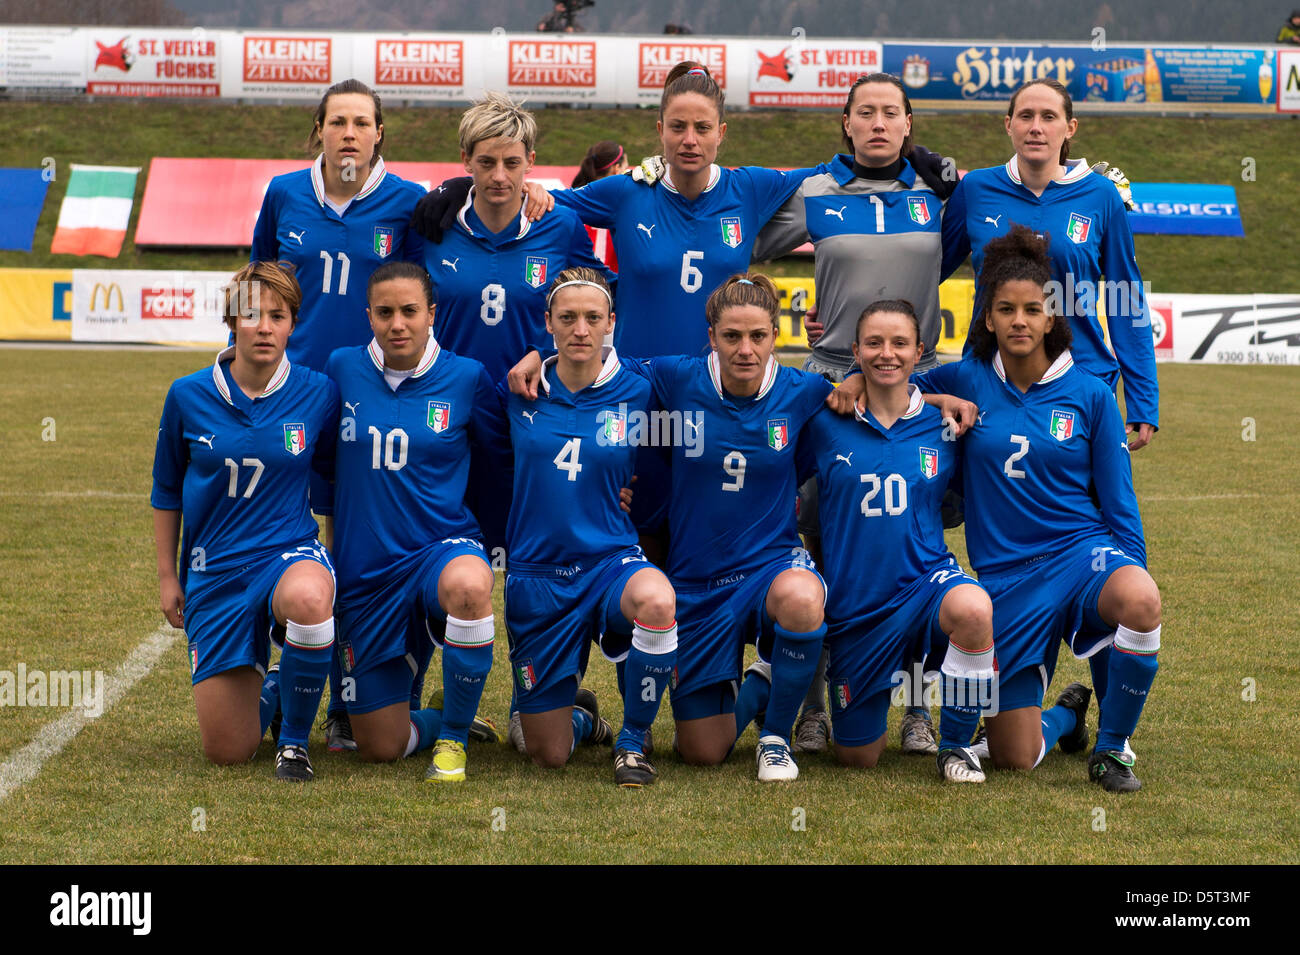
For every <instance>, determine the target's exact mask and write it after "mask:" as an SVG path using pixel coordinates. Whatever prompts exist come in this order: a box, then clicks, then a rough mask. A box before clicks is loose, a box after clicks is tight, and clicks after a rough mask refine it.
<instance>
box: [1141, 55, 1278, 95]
mask: <svg viewBox="0 0 1300 955" xmlns="http://www.w3.org/2000/svg"><path fill="white" fill-rule="evenodd" d="M1147 55H1148V57H1150V59H1151V61H1152V64H1153V65H1152V66H1149V67H1148V72H1149V73H1150V74H1151V75H1152V76H1154V75H1155V74H1156V73H1158V74H1159V87H1160V92H1161V95H1162V96H1163V97H1164V100H1165V102H1166V103H1269V102H1272V93H1273V80H1274V76H1273V51H1272V50H1184V49H1161V48H1159V47H1153V48H1152V49H1151V50H1150V51H1149V52H1148V54H1147ZM1148 99H1150V97H1148Z"/></svg>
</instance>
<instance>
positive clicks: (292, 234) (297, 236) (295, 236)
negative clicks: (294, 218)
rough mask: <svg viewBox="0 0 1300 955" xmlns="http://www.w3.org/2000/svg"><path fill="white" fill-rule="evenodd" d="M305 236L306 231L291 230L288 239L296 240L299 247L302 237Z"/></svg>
mask: <svg viewBox="0 0 1300 955" xmlns="http://www.w3.org/2000/svg"><path fill="white" fill-rule="evenodd" d="M306 234H307V230H306V229H303V230H302V231H301V232H294V231H293V230H290V231H289V238H291V239H297V240H298V244H299V245H302V237H303V236H305V235H306Z"/></svg>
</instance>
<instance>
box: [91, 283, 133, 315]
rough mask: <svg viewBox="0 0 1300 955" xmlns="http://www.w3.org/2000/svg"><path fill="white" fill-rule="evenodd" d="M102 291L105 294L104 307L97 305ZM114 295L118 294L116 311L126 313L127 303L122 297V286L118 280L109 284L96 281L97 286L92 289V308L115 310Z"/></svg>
mask: <svg viewBox="0 0 1300 955" xmlns="http://www.w3.org/2000/svg"><path fill="white" fill-rule="evenodd" d="M101 292H102V293H103V295H104V306H103V308H99V307H97V303H98V302H99V296H100V293H101ZM114 295H116V296H117V309H116V311H117V312H119V313H124V312H125V311H126V303H125V300H124V299H123V298H122V286H120V285H118V284H117V283H116V282H111V283H109V284H108V285H104V284H103V283H102V282H96V283H95V287H94V288H92V289H91V290H90V310H91V311H92V312H97V311H102V312H108V311H112V310H113V309H112V303H113V296H114Z"/></svg>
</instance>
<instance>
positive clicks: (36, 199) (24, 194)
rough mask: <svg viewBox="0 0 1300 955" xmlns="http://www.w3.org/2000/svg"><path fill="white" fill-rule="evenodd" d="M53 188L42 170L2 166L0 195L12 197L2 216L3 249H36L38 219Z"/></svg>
mask: <svg viewBox="0 0 1300 955" xmlns="http://www.w3.org/2000/svg"><path fill="white" fill-rule="evenodd" d="M49 188H50V184H49V183H48V182H47V181H46V179H45V176H44V170H42V169H0V196H8V197H9V198H8V199H6V200H5V214H4V215H3V216H0V249H12V250H16V251H18V252H30V251H31V250H32V238H33V237H34V236H35V235H36V220H37V219H39V218H40V217H41V207H42V206H44V205H45V191H46V190H47V189H49Z"/></svg>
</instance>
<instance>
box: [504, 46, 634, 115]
mask: <svg viewBox="0 0 1300 955" xmlns="http://www.w3.org/2000/svg"><path fill="white" fill-rule="evenodd" d="M495 45H499V44H493V43H491V42H489V49H491V48H492V47H493V46H495ZM505 46H506V51H505V52H506V56H505V61H504V63H501V62H500V60H499V58H498V57H497V56H495V55H492V54H489V65H488V75H487V80H488V82H489V84H490V85H491V88H493V89H505V90H506V92H507V93H509V94H510V96H512V97H514V98H515V99H516V100H518V99H525V100H532V101H535V102H537V101H540V102H547V103H582V102H595V101H597V100H600V99H601V97H600V95H599V87H601V86H603V87H604V89H605V90H606V96H605V97H604V99H603V101H604V102H610V101H612V98H613V97H612V94H613V89H614V85H615V84H614V66H615V64H614V63H613V62H612V61H611V62H610V63H609V64H608V65H606V64H605V63H604V61H603V59H602V58H599V57H597V55H596V50H597V46H598V44H597V42H596V41H595V40H594V39H582V40H578V39H558V40H552V39H531V38H530V39H508V40H507V42H506V44H505ZM502 66H503V67H504V71H501V67H502ZM598 69H599V71H598ZM502 72H503V73H504V75H502V76H501V80H502V81H501V82H499V83H498V82H496V80H495V76H497V75H501V73H502ZM601 80H604V82H603V83H601V82H600V81H601Z"/></svg>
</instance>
